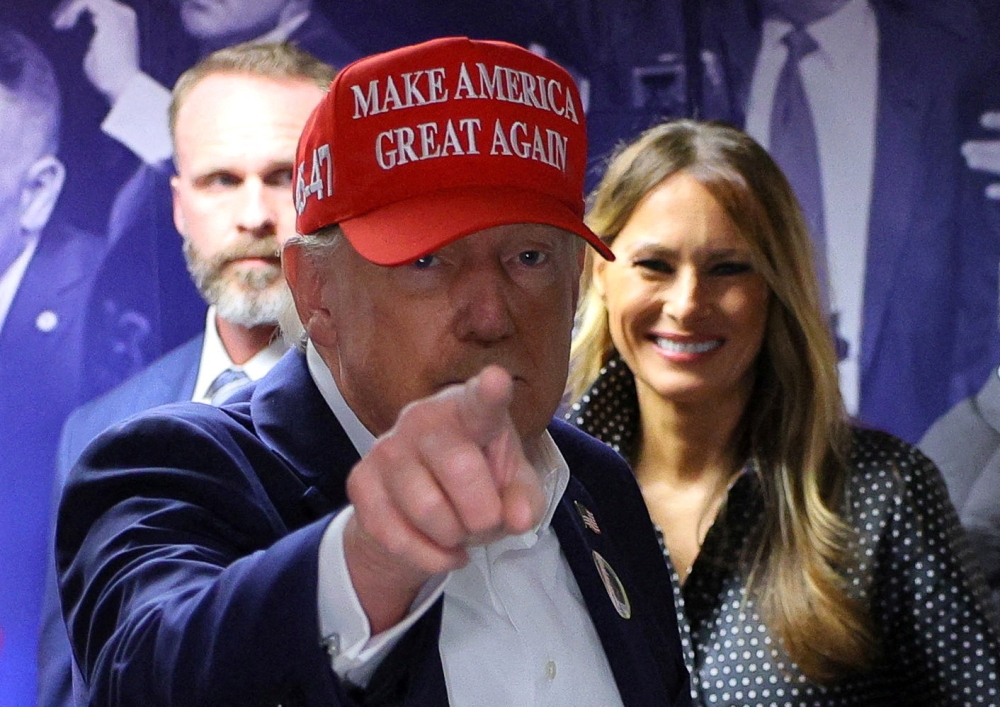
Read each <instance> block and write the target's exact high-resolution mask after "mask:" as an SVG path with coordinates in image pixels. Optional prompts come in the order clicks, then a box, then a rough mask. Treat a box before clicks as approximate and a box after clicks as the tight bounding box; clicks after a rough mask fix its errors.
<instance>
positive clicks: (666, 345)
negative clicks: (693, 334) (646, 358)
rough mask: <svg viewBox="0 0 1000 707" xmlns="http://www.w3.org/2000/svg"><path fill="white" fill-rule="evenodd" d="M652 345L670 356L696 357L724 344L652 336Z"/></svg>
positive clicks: (720, 341)
mask: <svg viewBox="0 0 1000 707" xmlns="http://www.w3.org/2000/svg"><path fill="white" fill-rule="evenodd" d="M652 340H653V343H655V344H656V346H657V348H660V349H662V350H663V351H665V352H667V353H671V354H679V355H682V356H697V355H699V354H706V353H708V352H710V351H714V350H716V349H717V348H719V347H720V346H722V344H723V343H724V342H725V340H724V339H703V340H700V341H693V340H690V339H687V340H685V339H677V338H669V337H665V336H654V337H652Z"/></svg>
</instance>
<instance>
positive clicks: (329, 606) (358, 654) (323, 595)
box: [317, 506, 450, 687]
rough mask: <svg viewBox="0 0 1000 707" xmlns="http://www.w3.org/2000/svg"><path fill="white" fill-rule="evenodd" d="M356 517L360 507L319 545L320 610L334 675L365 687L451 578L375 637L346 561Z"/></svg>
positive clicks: (442, 578) (433, 585)
mask: <svg viewBox="0 0 1000 707" xmlns="http://www.w3.org/2000/svg"><path fill="white" fill-rule="evenodd" d="M353 515H354V506H348V507H347V508H345V509H344V510H343V511H342V512H341V513H339V514H337V516H336V517H335V518H334V519H333V520H332V521H331V522H330V524H329V525H328V526H327V528H326V531H325V532H324V533H323V539H322V540H321V541H320V545H319V581H318V585H319V586H318V588H317V605H318V608H319V628H320V634H321V636H322V637H323V640H324V642H325V643H326V645H327V649H328V651H329V652H330V656H331V665H332V666H333V670H334V672H335V673H337V675H338V676H339V677H340V678H341V679H342V680H348V681H350V682H351V683H353V684H355V685H358V686H361V687H364V686H366V685H367V684H368V680H369V679H370V678H371V675H372V673H373V672H375V669H376V668H377V667H378V665H379V663H381V662H382V660H383V659H384V658H385V657H386V656H387V655H388V654H389V652H390V651H391V650H392V648H393V646H395V645H396V642H397V641H398V640H399V639H400V638H401V637H402V635H403V634H404V633H406V631H407V630H408V629H409V628H410V627H411V626H412V625H413V624H414V623H416V621H417V620H418V619H419V618H420V617H421V616H423V615H424V614H425V613H426V612H427V610H428V609H430V608H431V606H432V605H433V604H434V602H435V601H437V599H438V597H440V596H441V594H442V593H443V592H444V587H445V584H446V583H447V581H448V577H449V576H450V575H448V574H443V575H437V576H435V577H432V578H431V579H430V580H429V581H428V582H427V583H426V584H425V585H424V586H423V588H422V589H421V590H420V592H419V593H418V594H417V597H416V599H414V601H413V604H412V605H411V606H410V611H409V613H408V614H407V615H406V616H405V617H404V618H403V620H402V621H400V622H399V623H398V624H396V625H395V626H393V627H392V628H389V629H387V630H385V631H383V632H382V633H380V634H378V635H376V636H372V635H371V625H370V624H369V623H368V617H367V616H366V615H365V611H364V609H363V608H362V607H361V601H360V600H359V599H358V595H357V593H356V592H355V591H354V586H353V585H352V584H351V575H350V573H349V572H348V569H347V560H346V558H345V557H344V528H346V527H347V522H348V521H349V520H350V519H351V516H353Z"/></svg>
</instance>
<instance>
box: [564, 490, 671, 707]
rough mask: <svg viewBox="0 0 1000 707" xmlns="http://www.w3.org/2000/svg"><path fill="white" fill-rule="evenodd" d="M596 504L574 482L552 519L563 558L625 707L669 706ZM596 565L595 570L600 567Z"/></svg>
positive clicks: (630, 591)
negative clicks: (571, 574) (583, 603)
mask: <svg viewBox="0 0 1000 707" xmlns="http://www.w3.org/2000/svg"><path fill="white" fill-rule="evenodd" d="M596 508H597V506H596V504H595V503H594V501H593V500H592V499H591V498H590V496H589V495H588V494H587V492H586V490H585V489H584V488H583V487H582V486H581V485H580V484H579V482H577V481H576V480H575V479H571V480H570V485H569V487H568V488H567V489H566V493H565V494H564V495H563V498H562V501H560V503H559V507H558V508H557V510H556V513H555V515H554V516H553V518H552V527H553V529H554V530H555V532H556V535H557V537H558V538H559V544H560V546H561V548H562V552H563V555H565V557H566V561H567V562H568V563H569V566H570V569H571V570H572V571H573V576H574V577H575V578H576V582H577V585H578V586H579V587H580V592H581V593H582V594H583V598H584V601H585V602H586V604H587V609H588V611H589V612H590V616H591V619H592V620H593V622H594V627H595V628H596V629H597V634H598V636H600V639H601V645H602V646H603V648H604V653H605V655H606V656H607V659H608V664H609V665H610V667H611V672H612V673H613V674H614V676H615V682H616V683H617V686H618V692H619V694H620V695H621V698H622V703H623V704H624V705H625V707H647V706H648V705H657V704H668V702H667V701H666V699H665V695H664V689H663V684H662V683H661V682H660V681H659V680H658V679H657V678H656V676H657V675H658V674H660V672H662V666H658V665H656V664H655V661H654V660H653V654H652V653H651V652H650V649H649V642H648V637H647V635H646V633H645V627H644V625H643V622H642V621H641V620H640V619H639V618H637V617H636V613H637V611H641V610H642V607H640V606H637V605H636V601H637V600H639V592H637V591H634V586H633V584H632V582H631V581H630V578H629V576H628V574H627V573H626V572H625V570H626V569H627V567H626V565H625V563H624V561H623V560H622V558H621V557H620V556H619V554H618V552H617V551H616V549H615V547H614V545H613V544H612V540H611V539H610V538H609V537H608V533H607V528H609V527H611V526H610V524H605V523H604V522H603V519H602V518H601V517H600V516H599V515H598V514H597V513H596V512H595V510H594V509H596ZM599 567H600V569H599Z"/></svg>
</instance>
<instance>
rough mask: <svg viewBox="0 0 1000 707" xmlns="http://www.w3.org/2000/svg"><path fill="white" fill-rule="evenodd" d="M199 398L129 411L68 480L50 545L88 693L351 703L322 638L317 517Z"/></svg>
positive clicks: (202, 701)
mask: <svg viewBox="0 0 1000 707" xmlns="http://www.w3.org/2000/svg"><path fill="white" fill-rule="evenodd" d="M201 407H204V408H205V410H204V411H201V412H199V413H198V414H188V415H187V418H186V419H185V418H183V417H180V416H176V414H174V415H172V414H171V410H172V408H163V409H162V411H160V412H154V413H150V414H149V415H147V416H142V417H140V418H136V419H134V420H132V421H130V422H129V423H127V424H126V425H125V427H123V429H122V431H121V433H120V434H117V435H106V436H104V437H103V438H102V439H101V441H100V442H99V443H97V444H95V445H93V446H91V447H90V448H88V450H87V451H86V452H85V453H84V456H83V458H82V459H81V462H80V464H79V465H78V466H77V468H76V469H74V472H73V473H72V474H71V476H70V479H69V482H68V483H67V486H66V489H65V493H64V496H63V500H62V503H61V506H60V516H59V524H58V528H57V534H56V558H57V564H58V567H59V572H60V582H61V590H62V597H63V609H64V613H65V615H66V617H67V624H68V627H69V631H70V638H71V642H72V644H73V647H74V652H75V655H76V659H77V662H78V663H79V665H80V668H81V670H82V673H83V675H84V678H85V681H86V682H87V690H88V692H89V695H90V700H91V703H92V704H101V705H150V704H158V705H159V704H162V705H185V706H187V707H194V706H195V705H228V704H239V705H255V704H282V705H285V707H289V705H313V704H317V705H318V704H327V705H329V704H333V705H337V704H349V703H350V701H349V700H348V698H347V697H346V694H345V693H344V691H343V689H342V688H341V686H340V684H339V683H338V682H337V680H336V678H335V677H334V674H333V671H332V670H331V669H330V664H329V658H328V656H327V654H326V652H325V651H324V649H323V648H322V647H321V645H320V640H319V628H318V618H317V604H316V586H317V585H316V581H317V562H318V547H319V542H320V539H321V537H322V533H323V530H324V529H325V527H326V525H327V523H328V521H329V516H326V517H324V518H321V519H320V520H318V521H313V522H308V519H307V518H306V517H305V516H304V515H301V514H300V515H298V516H297V515H296V514H295V513H293V512H290V511H289V509H290V508H292V507H293V505H294V504H293V500H294V501H296V502H297V501H298V500H299V499H298V498H294V499H293V497H295V494H296V493H297V491H296V490H295V487H294V484H289V482H288V478H289V475H291V473H292V472H291V471H290V470H289V469H288V468H287V467H286V466H285V465H284V463H283V462H282V461H281V460H280V459H279V458H277V457H276V456H275V455H273V454H272V453H271V452H270V450H268V449H267V448H266V447H264V446H263V445H262V444H261V443H260V441H259V440H257V438H256V437H254V436H253V435H252V434H250V433H249V432H248V431H247V430H246V429H245V428H244V427H242V426H241V425H239V424H235V423H234V422H233V419H232V418H231V417H230V414H229V413H227V412H225V411H221V410H217V409H214V408H209V407H207V406H198V408H201ZM193 409H194V406H189V407H188V408H187V412H188V413H190V412H192V410H193ZM153 489H155V493H154V492H153ZM286 501H287V502H288V507H287V508H283V507H282V505H283V504H284V503H285V502H286ZM151 686H156V689H155V694H154V690H153V689H151Z"/></svg>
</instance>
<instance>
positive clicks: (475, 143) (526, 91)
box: [295, 37, 614, 265]
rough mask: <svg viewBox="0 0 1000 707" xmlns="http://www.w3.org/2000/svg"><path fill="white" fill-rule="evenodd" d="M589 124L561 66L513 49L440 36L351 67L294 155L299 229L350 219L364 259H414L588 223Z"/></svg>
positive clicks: (580, 231)
mask: <svg viewBox="0 0 1000 707" xmlns="http://www.w3.org/2000/svg"><path fill="white" fill-rule="evenodd" d="M586 164H587V129H586V122H585V118H584V114H583V106H582V104H581V102H580V95H579V93H578V91H577V88H576V85H575V84H574V83H573V79H572V78H570V75H569V74H568V73H567V72H566V71H565V70H564V69H563V68H562V67H560V66H559V65H557V64H555V63H553V62H552V61H549V60H548V59H545V58H543V57H540V56H538V55H536V54H532V53H531V52H529V51H528V50H526V49H523V48H522V47H519V46H516V45H514V44H507V43H505V42H494V41H477V40H471V39H467V38H464V37H448V38H444V39H435V40H432V41H429V42H424V43H422V44H417V45H414V46H409V47H403V48H401V49H395V50H393V51H389V52H385V53H383V54H377V55H375V56H371V57H367V58H364V59H360V60H358V61H356V62H354V63H352V64H350V65H348V66H347V67H345V68H344V69H342V70H341V71H340V72H339V73H338V74H337V76H336V78H335V79H334V80H333V83H332V84H331V85H330V92H329V94H328V95H327V96H326V97H325V98H324V99H323V100H322V101H321V102H320V104H319V105H318V106H317V107H316V109H315V110H314V111H313V114H312V116H311V117H310V118H309V121H308V122H307V123H306V127H305V129H304V131H303V133H302V137H301V138H300V139H299V145H298V151H297V153H296V157H295V208H296V211H297V213H298V217H297V219H296V227H297V230H298V231H299V233H302V234H310V233H315V232H316V231H318V230H319V229H321V228H324V227H326V226H330V225H332V224H339V225H340V227H341V228H342V229H343V231H344V234H345V235H346V236H347V239H348V240H349V241H350V242H351V245H352V246H353V247H354V249H355V250H357V251H358V253H360V254H361V255H362V256H363V257H364V258H366V259H368V260H370V261H372V262H374V263H378V264H380V265H400V264H403V263H408V262H412V261H414V260H416V259H418V258H421V257H423V256H425V255H427V254H429V253H433V252H434V251H436V250H438V249H440V248H442V247H443V246H445V245H447V244H449V243H451V242H452V241H455V240H458V239H459V238H462V237H463V236H467V235H469V234H470V233H474V232H476V231H480V230H482V229H485V228H490V227H493V226H500V225H504V224H512V223H542V224H549V225H552V226H556V227H558V228H562V229H565V230H567V231H570V232H572V233H576V234H577V235H579V236H580V237H582V238H583V239H585V240H586V241H587V242H588V243H590V244H591V245H592V246H593V247H594V248H595V249H597V251H598V252H599V253H600V254H601V255H603V256H604V257H605V258H608V259H609V260H613V259H614V256H613V255H612V253H611V250H610V249H609V248H608V247H607V246H606V245H605V244H604V243H603V242H602V241H601V239H600V238H598V237H597V236H596V235H595V234H594V233H593V231H591V230H590V229H589V228H587V226H586V225H585V224H584V223H583V211H584V205H583V179H584V172H585V170H586Z"/></svg>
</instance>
